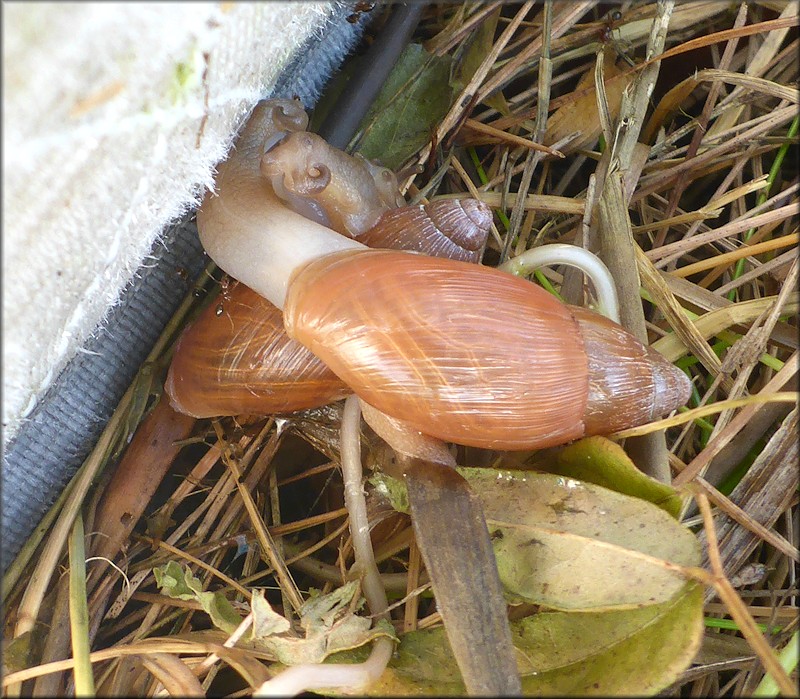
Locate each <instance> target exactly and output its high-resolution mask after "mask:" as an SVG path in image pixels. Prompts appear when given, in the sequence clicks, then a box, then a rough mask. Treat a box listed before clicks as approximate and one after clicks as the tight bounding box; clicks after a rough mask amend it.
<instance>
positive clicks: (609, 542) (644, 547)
mask: <svg viewBox="0 0 800 699" xmlns="http://www.w3.org/2000/svg"><path fill="white" fill-rule="evenodd" d="M458 470H459V473H461V474H462V475H463V476H464V477H465V478H466V479H467V480H468V481H469V482H470V485H471V486H472V487H473V489H474V491H475V493H476V494H477V495H478V497H479V498H480V500H481V504H482V506H483V510H484V513H485V515H486V520H487V524H488V526H489V531H490V533H491V535H492V537H493V545H494V552H495V556H496V558H497V568H498V572H499V573H500V580H501V582H502V583H503V587H504V590H505V592H506V594H507V595H508V596H509V598H510V599H511V600H514V601H518V602H519V601H526V602H532V603H535V604H542V605H545V606H547V607H550V608H553V609H564V610H567V609H571V610H586V611H589V610H599V609H613V608H620V607H634V606H643V605H652V604H658V603H661V602H663V601H665V600H667V599H669V598H670V597H672V596H673V595H674V594H675V593H676V592H677V591H678V590H679V589H680V588H681V586H682V585H683V584H684V580H685V579H684V577H683V576H682V575H681V574H680V572H679V571H678V570H676V569H675V567H674V565H673V564H677V565H678V566H694V565H698V564H699V562H700V546H699V544H698V542H697V539H696V538H695V536H694V534H692V533H691V531H689V530H688V529H687V528H685V527H683V526H682V525H680V524H679V523H678V522H676V521H675V519H673V518H672V517H671V516H670V515H669V514H667V512H665V511H664V510H663V509H661V508H659V507H656V506H655V505H653V504H652V503H650V502H648V501H646V500H642V499H639V498H634V497H630V496H628V495H624V494H622V493H618V492H614V491H613V490H609V489H607V488H603V487H601V486H598V485H595V484H592V483H586V482H583V481H579V480H577V479H575V478H571V477H564V476H560V475H553V474H544V473H535V472H530V471H505V470H499V469H478V468H461V469H458ZM370 480H371V482H372V483H373V484H374V485H375V486H376V488H378V489H380V490H381V492H382V493H383V494H384V495H385V496H386V497H387V498H388V499H389V501H390V502H391V503H392V506H393V507H395V508H396V509H398V510H399V511H407V495H406V494H405V486H404V485H403V484H402V483H401V482H399V481H397V480H395V479H391V478H390V477H388V476H385V475H383V474H379V473H375V474H374V475H373V476H372V478H371V479H370Z"/></svg>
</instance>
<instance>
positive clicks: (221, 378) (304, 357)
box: [164, 199, 491, 418]
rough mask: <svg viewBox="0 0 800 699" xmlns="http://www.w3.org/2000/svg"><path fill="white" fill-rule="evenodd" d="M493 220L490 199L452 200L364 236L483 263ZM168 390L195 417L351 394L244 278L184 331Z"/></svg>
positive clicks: (414, 209)
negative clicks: (291, 335) (290, 333)
mask: <svg viewBox="0 0 800 699" xmlns="http://www.w3.org/2000/svg"><path fill="white" fill-rule="evenodd" d="M490 225H491V211H490V210H489V207H487V206H486V205H485V204H483V203H481V202H479V201H476V200H473V199H465V200H457V199H448V200H441V201H439V202H434V204H430V205H428V206H427V207H421V206H406V207H401V208H397V209H388V210H386V211H385V212H384V214H383V215H382V217H381V219H380V220H379V222H378V224H377V225H376V226H374V227H373V229H371V230H369V231H367V232H366V233H365V234H364V235H363V236H362V237H361V239H360V240H362V241H363V242H364V243H366V244H367V245H370V246H372V247H384V248H393V249H409V250H415V251H418V252H422V253H424V254H427V255H433V256H439V257H450V258H452V259H464V260H470V261H473V262H477V261H478V259H479V255H480V253H481V252H482V250H483V247H484V245H485V243H486V238H487V235H488V232H489V226H490ZM439 226H441V227H442V228H444V231H442V230H441V229H440V228H439ZM454 241H458V242H454ZM459 242H460V243H461V245H464V246H466V247H462V246H461V245H459ZM164 388H165V390H166V391H167V394H168V395H169V398H170V403H171V405H172V407H173V408H174V409H176V410H178V411H179V412H181V413H185V414H188V415H192V416H194V417H197V418H203V417H216V416H221V415H237V414H243V413H249V414H257V415H269V414H274V413H288V412H294V411H296V410H304V409H306V408H315V407H319V406H322V405H326V404H327V403H331V402H333V401H336V400H339V399H340V398H343V397H344V396H346V395H349V394H350V393H351V391H350V390H349V389H348V388H347V386H346V385H345V384H344V382H342V381H341V380H340V379H339V378H338V377H337V376H336V375H335V374H334V373H333V372H332V371H331V370H330V369H329V368H328V367H327V366H326V365H325V364H324V363H323V362H322V361H321V360H320V359H318V358H317V357H316V356H315V355H314V354H313V353H312V352H311V351H310V350H308V349H307V348H306V347H304V346H303V345H301V344H300V343H299V342H297V341H295V340H292V339H291V338H289V336H288V335H287V334H286V331H285V330H284V327H283V314H282V312H281V311H280V309H278V308H276V307H275V306H274V305H273V304H272V303H270V302H269V301H267V300H266V299H265V298H263V297H262V296H260V295H259V294H257V293H256V292H255V291H253V290H252V289H250V288H249V287H247V286H246V285H244V284H236V285H234V286H233V287H231V288H230V289H229V290H228V292H227V294H226V298H225V300H224V302H223V304H222V313H218V312H217V308H216V307H215V306H214V305H212V306H209V307H208V308H206V309H205V311H204V312H203V313H201V315H200V316H199V317H198V318H197V319H196V320H195V322H194V323H193V324H192V325H191V326H190V327H189V328H187V329H186V330H185V331H184V333H183V334H182V335H181V337H180V339H179V340H178V343H177V344H176V346H175V351H174V353H173V358H172V363H171V364H170V368H169V372H168V374H167V380H166V383H165V386H164Z"/></svg>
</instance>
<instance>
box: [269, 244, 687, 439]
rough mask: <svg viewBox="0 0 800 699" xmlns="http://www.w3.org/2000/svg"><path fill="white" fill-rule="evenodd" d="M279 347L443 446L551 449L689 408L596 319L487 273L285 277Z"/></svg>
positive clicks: (621, 333)
mask: <svg viewBox="0 0 800 699" xmlns="http://www.w3.org/2000/svg"><path fill="white" fill-rule="evenodd" d="M284 323H285V325H286V329H287V332H288V333H289V335H290V337H293V338H295V339H297V340H298V341H299V342H301V343H302V344H304V345H305V346H307V347H308V348H309V349H310V350H311V351H312V352H313V353H314V354H316V355H317V356H318V357H320V358H321V359H322V360H323V361H324V362H325V363H326V364H327V365H328V366H329V367H330V368H331V369H333V371H334V373H336V374H337V375H338V376H339V377H340V378H341V379H342V380H344V382H345V383H347V384H348V385H349V386H350V387H351V388H352V389H353V391H354V392H355V393H356V394H357V395H358V396H359V397H360V398H362V399H363V400H364V401H365V402H366V403H368V404H370V405H372V406H373V407H375V408H377V409H378V410H380V411H382V412H384V413H386V414H387V415H390V416H392V417H395V418H398V419H401V420H403V421H405V422H406V423H408V424H409V425H411V426H412V427H413V428H414V429H416V430H419V431H420V432H424V433H426V434H429V435H432V436H434V437H438V438H439V439H443V440H445V441H451V442H458V443H460V444H466V445H469V446H476V447H484V448H493V449H532V448H539V447H545V446H553V445H556V444H562V443H564V442H567V441H570V440H573V439H577V438H578V437H582V436H586V435H592V434H608V433H610V432H613V431H615V430H617V429H621V428H622V426H629V425H634V424H642V423H644V422H648V421H650V420H651V419H653V418H654V417H657V416H660V415H662V414H664V413H666V412H669V411H671V410H673V409H675V408H676V407H677V406H678V405H681V404H682V403H683V402H684V401H685V400H686V399H687V398H688V381H687V380H686V378H685V376H684V375H683V374H682V372H680V371H679V370H677V369H675V368H674V367H673V366H672V365H671V364H670V363H668V362H667V361H666V360H664V359H663V358H662V357H661V356H660V355H658V354H657V353H655V352H653V351H652V350H648V349H647V348H646V347H644V346H643V345H642V344H641V343H639V342H638V341H637V340H636V339H635V338H634V337H632V336H631V335H630V334H629V333H627V332H626V331H625V330H623V329H622V328H621V327H620V326H618V325H617V324H616V323H613V322H611V321H609V320H607V319H606V318H603V317H602V316H599V315H598V314H596V313H593V312H591V311H587V310H584V309H580V308H570V307H568V306H566V305H564V304H562V303H560V302H559V301H557V300H556V299H555V298H553V297H552V296H550V295H549V294H547V293H546V292H545V291H543V290H541V289H539V288H538V287H534V286H533V285H532V284H530V283H529V282H526V281H524V280H521V279H518V278H516V277H513V276H510V275H508V274H505V273H503V272H499V271H497V270H493V269H490V268H487V267H479V266H475V265H469V264H465V263H461V262H454V261H450V260H443V259H435V258H421V257H415V256H411V255H408V254H406V253H401V252H390V251H353V252H351V251H348V252H345V253H339V254H336V255H329V256H326V257H324V258H320V259H319V260H316V261H314V262H311V263H309V264H308V265H306V266H304V267H303V268H302V269H300V270H298V272H297V273H296V275H295V278H294V279H293V281H292V284H291V286H290V289H289V293H288V296H287V299H286V305H285V307H284Z"/></svg>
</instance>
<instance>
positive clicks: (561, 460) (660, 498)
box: [534, 437, 681, 519]
mask: <svg viewBox="0 0 800 699" xmlns="http://www.w3.org/2000/svg"><path fill="white" fill-rule="evenodd" d="M534 466H535V467H536V468H537V469H539V470H542V471H548V472H550V473H557V474H559V475H561V476H570V477H572V478H577V479H578V480H582V481H586V482H588V483H595V484H596V485H602V486H603V487H604V488H608V489H609V490H616V491H617V492H618V493H623V494H624V495H630V496H632V497H635V498H641V499H642V500H647V501H648V502H652V503H653V504H654V505H657V506H658V507H660V508H661V509H663V510H664V511H666V512H668V513H669V514H671V515H672V516H673V517H675V518H676V519H677V518H678V515H679V513H680V509H681V497H680V496H679V495H678V493H677V491H676V490H675V489H674V488H673V487H672V486H670V485H667V484H665V483H661V482H659V481H657V480H655V479H653V478H650V477H649V476H646V475H645V474H644V473H642V472H641V471H640V470H639V469H638V468H636V466H635V464H634V463H633V461H631V460H630V458H629V457H628V455H627V454H626V453H625V450H624V449H623V448H622V447H621V446H619V444H617V443H616V442H612V441H611V440H610V439H606V438H605V437H587V438H585V439H581V440H579V441H577V442H574V443H573V444H570V445H568V446H566V447H558V448H556V449H547V450H545V451H541V452H539V453H538V454H537V455H536V460H535V462H534Z"/></svg>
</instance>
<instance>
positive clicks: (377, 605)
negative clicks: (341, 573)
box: [253, 396, 394, 697]
mask: <svg viewBox="0 0 800 699" xmlns="http://www.w3.org/2000/svg"><path fill="white" fill-rule="evenodd" d="M360 420H361V409H360V407H359V404H358V398H357V397H356V396H350V397H349V398H348V399H347V400H346V401H345V404H344V415H343V417H342V432H341V452H342V474H343V477H344V502H345V505H346V506H347V511H348V512H349V514H350V534H351V536H352V537H353V553H354V554H355V559H356V562H355V565H354V566H353V567H354V568H355V569H357V570H359V571H360V572H361V573H362V574H363V575H362V583H361V589H362V590H363V592H364V597H365V598H366V600H367V604H368V605H369V609H370V612H372V614H373V616H375V617H378V618H380V617H383V618H388V612H387V611H386V610H387V607H388V602H387V600H386V591H385V590H384V588H383V582H382V581H381V577H380V573H379V572H378V566H377V564H376V563H375V554H374V552H373V550H372V540H371V539H370V536H369V520H368V518H367V503H366V501H365V499H364V489H363V487H362V485H361V476H362V469H361V434H360ZM393 650H394V642H393V641H392V640H391V639H389V638H385V637H381V638H378V639H377V640H376V641H375V643H374V644H373V645H372V651H371V652H370V655H369V658H367V660H365V661H364V662H363V663H358V664H354V665H295V666H293V667H290V668H289V669H287V670H284V671H283V672H281V673H280V674H278V675H276V676H275V677H273V678H272V679H270V680H267V681H266V682H265V683H264V684H262V685H261V686H260V687H259V688H258V689H257V690H256V691H255V693H254V694H253V696H255V697H277V696H293V695H296V694H300V693H301V692H304V691H307V690H310V689H322V688H329V689H333V688H335V689H337V690H339V691H341V690H358V689H360V688H363V687H366V686H367V685H369V684H371V683H372V682H374V681H375V680H377V679H378V678H379V677H380V676H381V675H382V674H383V671H384V670H385V669H386V666H387V665H388V664H389V660H390V659H391V657H392V651H393Z"/></svg>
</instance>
